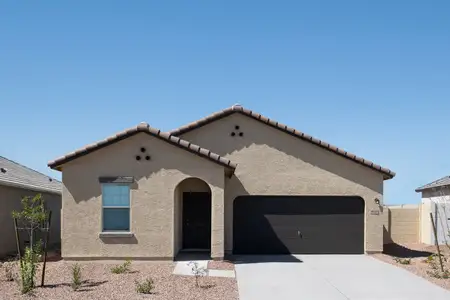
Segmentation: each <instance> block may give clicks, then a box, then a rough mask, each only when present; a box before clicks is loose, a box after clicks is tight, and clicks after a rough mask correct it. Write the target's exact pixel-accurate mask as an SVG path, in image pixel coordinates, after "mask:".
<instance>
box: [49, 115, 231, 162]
mask: <svg viewBox="0 0 450 300" xmlns="http://www.w3.org/2000/svg"><path fill="white" fill-rule="evenodd" d="M139 132H143V133H147V134H149V135H151V136H154V137H157V138H159V139H161V140H163V141H165V142H167V143H169V144H172V145H174V146H177V147H180V148H181V149H184V150H186V151H189V152H191V153H194V154H197V155H199V156H200V157H203V158H206V159H208V160H210V161H212V162H214V163H217V164H219V165H221V166H224V167H226V168H229V169H232V170H233V171H234V169H235V168H236V166H237V165H236V164H234V163H233V162H231V161H230V160H229V159H226V158H225V157H222V156H220V155H219V154H216V153H213V152H211V151H210V150H208V149H205V148H202V147H200V146H197V145H194V144H192V143H190V142H188V141H185V140H183V139H180V138H179V137H176V136H174V135H171V134H169V133H167V132H162V131H161V130H159V129H156V128H153V127H151V126H150V125H148V124H147V123H145V122H142V123H140V124H139V125H137V126H135V127H132V128H129V129H125V130H123V131H121V132H118V133H116V134H115V135H112V136H110V137H107V138H106V139H104V140H101V141H99V142H96V143H94V144H91V145H87V146H86V147H84V148H81V149H78V150H75V151H74V152H71V153H69V154H67V155H65V156H62V157H59V158H57V159H55V160H53V161H50V162H49V163H48V166H49V167H50V168H52V169H55V170H60V167H61V165H63V164H65V163H67V162H69V161H71V160H74V159H77V158H78V157H81V156H84V155H86V154H88V153H91V152H93V151H96V150H98V149H101V148H103V147H106V146H109V145H111V144H113V143H115V142H118V141H121V140H123V139H126V138H128V137H130V136H133V135H135V134H137V133H139Z"/></svg>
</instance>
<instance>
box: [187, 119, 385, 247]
mask: <svg viewBox="0 0 450 300" xmlns="http://www.w3.org/2000/svg"><path fill="white" fill-rule="evenodd" d="M236 126H239V129H236ZM232 132H235V135H234V136H232V135H231V133H232ZM240 132H242V133H243V135H242V136H240V134H239V133H240ZM180 137H181V138H183V139H185V140H188V141H190V142H193V143H195V144H197V145H201V146H202V147H205V148H207V149H210V150H211V151H214V152H216V153H218V154H219V155H223V156H225V157H226V158H228V159H230V160H231V161H233V162H234V163H237V164H238V167H237V169H236V171H235V174H234V176H232V177H231V178H226V179H225V216H224V218H225V224H224V225H225V251H226V252H227V253H230V252H231V251H232V249H233V245H232V241H233V228H232V227H233V201H234V199H235V198H236V197H237V196H240V195H339V196H343V195H348V196H360V197H362V198H363V199H364V200H365V211H366V213H365V250H366V252H381V251H382V250H383V220H384V219H383V211H382V209H381V207H380V205H382V204H383V175H382V174H381V173H379V172H377V171H375V170H373V169H370V168H368V167H365V166H363V165H361V164H358V163H355V162H353V161H351V160H349V159H346V158H344V157H341V156H339V155H337V154H335V153H332V152H330V151H327V150H325V149H323V148H321V147H319V146H317V145H313V144H311V143H308V142H306V141H303V140H300V139H298V138H296V137H293V136H291V135H289V134H287V133H284V132H281V131H279V130H277V129H275V128H272V127H270V126H267V125H264V124H262V123H261V122H258V121H256V120H254V119H251V118H248V117H245V116H243V115H241V114H238V113H235V114H232V115H230V116H227V117H225V118H222V119H220V120H217V121H215V122H212V123H210V124H207V125H205V126H203V127H200V128H197V129H195V130H193V131H190V132H187V133H185V134H182V135H181V136H180ZM375 199H379V200H380V205H378V204H376V203H375Z"/></svg>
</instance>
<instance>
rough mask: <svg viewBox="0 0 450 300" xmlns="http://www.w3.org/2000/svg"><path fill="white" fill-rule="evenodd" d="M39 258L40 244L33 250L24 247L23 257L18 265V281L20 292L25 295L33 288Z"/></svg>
mask: <svg viewBox="0 0 450 300" xmlns="http://www.w3.org/2000/svg"><path fill="white" fill-rule="evenodd" d="M40 256H41V246H40V243H38V244H37V245H35V247H34V248H32V247H26V248H25V255H24V256H23V258H22V261H21V264H20V279H21V282H20V283H21V292H22V294H27V293H29V292H31V291H32V290H33V289H34V288H35V286H36V285H35V281H34V279H35V276H36V271H37V265H38V262H39V259H40Z"/></svg>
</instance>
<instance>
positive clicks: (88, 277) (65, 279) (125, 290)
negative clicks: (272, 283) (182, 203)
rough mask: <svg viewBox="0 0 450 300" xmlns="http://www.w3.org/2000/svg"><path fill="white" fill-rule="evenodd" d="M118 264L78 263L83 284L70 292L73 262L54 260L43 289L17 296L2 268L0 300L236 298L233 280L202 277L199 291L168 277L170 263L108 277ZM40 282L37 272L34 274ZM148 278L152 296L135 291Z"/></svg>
mask: <svg viewBox="0 0 450 300" xmlns="http://www.w3.org/2000/svg"><path fill="white" fill-rule="evenodd" d="M118 263H120V262H80V265H81V268H82V279H83V280H84V284H83V285H82V287H81V288H80V290H78V291H73V290H72V288H71V287H70V283H71V266H72V265H73V264H74V263H73V262H65V261H57V262H50V263H48V264H47V272H46V286H45V287H43V288H41V287H39V288H36V290H35V292H34V296H23V295H21V294H20V291H19V286H18V285H17V283H16V282H8V281H6V278H5V272H4V269H5V268H4V267H2V269H3V270H1V272H0V299H8V300H9V299H82V300H86V299H108V300H115V299H161V300H163V299H170V300H173V299H185V300H187V299H218V300H220V299H224V300H225V299H226V300H234V299H236V300H237V299H239V297H238V292H237V284H236V280H235V279H234V278H218V277H204V278H201V279H200V284H201V286H202V287H201V288H197V287H195V278H194V277H193V276H176V275H173V274H172V271H173V268H174V264H173V263H157V262H133V263H132V265H131V271H130V272H129V273H126V274H112V273H111V271H110V269H111V267H112V266H114V265H115V264H118ZM37 277H39V280H38V282H39V283H40V272H38V276H37ZM148 277H151V278H152V279H153V281H154V283H155V290H154V294H151V295H142V294H138V293H137V292H136V286H135V280H138V281H142V280H144V279H146V278H148Z"/></svg>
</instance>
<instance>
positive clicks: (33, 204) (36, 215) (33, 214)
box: [12, 194, 48, 252]
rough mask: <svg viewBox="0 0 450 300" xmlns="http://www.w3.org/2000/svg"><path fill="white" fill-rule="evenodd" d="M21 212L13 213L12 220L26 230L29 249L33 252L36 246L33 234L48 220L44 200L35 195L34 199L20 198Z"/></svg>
mask: <svg viewBox="0 0 450 300" xmlns="http://www.w3.org/2000/svg"><path fill="white" fill-rule="evenodd" d="M21 203H22V210H21V211H13V212H12V216H13V218H14V219H17V220H19V221H21V223H22V224H23V226H24V227H23V228H22V229H25V230H27V232H28V236H29V238H30V246H29V247H30V248H31V251H32V252H33V247H34V246H35V245H36V244H37V243H36V241H35V240H34V238H35V232H36V230H37V229H38V228H44V227H45V225H44V223H45V222H46V221H47V220H48V213H47V212H46V211H45V207H44V199H43V198H42V196H41V194H37V195H36V196H34V197H23V198H22V201H21Z"/></svg>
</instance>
